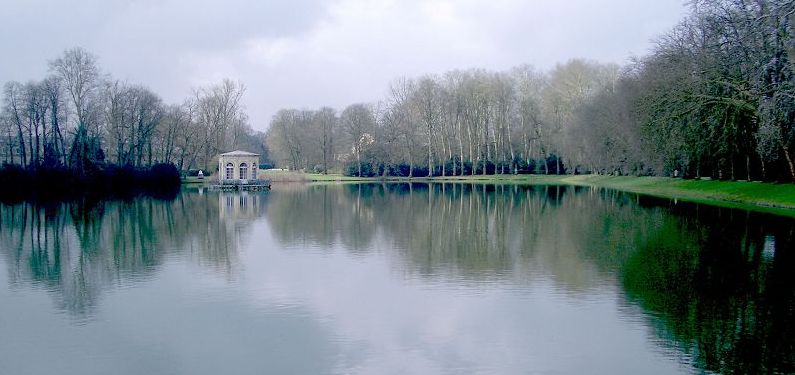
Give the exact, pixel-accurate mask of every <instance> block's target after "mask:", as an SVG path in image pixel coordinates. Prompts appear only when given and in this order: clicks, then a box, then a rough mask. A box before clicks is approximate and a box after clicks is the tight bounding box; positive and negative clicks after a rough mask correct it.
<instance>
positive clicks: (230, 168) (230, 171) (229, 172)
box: [226, 163, 235, 180]
mask: <svg viewBox="0 0 795 375" xmlns="http://www.w3.org/2000/svg"><path fill="white" fill-rule="evenodd" d="M234 175H235V165H234V164H232V163H226V179H227V180H231V179H233V178H234V177H235V176H234Z"/></svg>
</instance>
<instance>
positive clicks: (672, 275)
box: [267, 184, 795, 373]
mask: <svg viewBox="0 0 795 375" xmlns="http://www.w3.org/2000/svg"><path fill="white" fill-rule="evenodd" d="M274 195H275V196H276V197H277V198H276V199H273V200H271V201H270V204H269V208H268V215H267V216H268V222H269V224H270V226H271V229H272V230H273V232H274V236H275V237H276V238H277V240H278V241H280V242H281V243H282V245H283V246H286V247H289V248H294V249H307V248H322V249H330V248H334V246H339V245H341V248H343V249H345V250H346V251H348V252H350V253H352V254H367V253H373V252H377V253H383V254H385V255H386V256H391V257H394V261H395V262H399V263H400V264H402V265H403V266H402V270H403V272H409V273H411V274H412V275H414V277H418V278H423V279H427V280H436V281H442V282H454V283H458V284H462V285H479V286H481V287H482V286H484V285H496V287H497V288H527V287H528V286H529V285H532V284H533V283H540V282H543V280H545V279H551V280H553V281H554V283H555V287H556V288H557V289H558V290H561V291H563V292H564V293H568V294H570V295H572V296H574V297H575V298H580V299H587V298H589V296H590V294H591V293H594V292H598V291H600V290H603V289H604V288H606V287H607V288H609V286H610V285H615V286H616V288H618V290H617V293H619V297H620V298H622V299H623V301H624V302H623V304H624V305H625V308H624V310H625V311H622V313H623V314H625V315H626V317H625V318H626V319H630V320H631V319H636V317H635V316H633V314H634V315H637V314H638V313H640V316H641V317H640V319H643V320H645V321H646V322H647V324H646V325H647V326H648V327H650V329H651V332H650V335H652V337H651V338H652V341H654V342H657V343H659V344H660V345H661V346H662V348H663V349H665V350H674V351H675V352H676V353H679V354H678V356H681V357H682V358H681V359H680V361H683V362H686V363H689V364H691V365H692V366H694V367H695V368H696V369H699V370H702V371H714V372H720V373H759V372H776V373H792V372H795V367H793V362H794V361H795V338H794V337H795V336H793V333H795V332H793V323H791V322H792V321H793V319H792V318H795V317H793V316H792V315H793V311H795V298H793V297H795V288H793V287H794V286H795V276H793V273H792V272H790V270H791V269H793V266H795V264H793V262H795V260H793V254H792V249H793V248H795V246H794V245H795V225H793V221H792V220H791V219H787V218H780V217H775V216H769V215H764V214H758V213H753V212H747V211H740V210H732V209H725V208H716V207H710V206H703V205H692V204H681V203H679V204H674V203H673V202H668V201H665V200H658V199H651V198H642V197H638V196H637V195H633V194H625V193H620V192H615V191H610V190H599V189H584V188H571V187H555V186H537V187H520V186H490V185H468V184H434V185H427V184H372V185H347V186H343V187H337V186H314V187H310V188H306V187H303V188H302V187H293V188H290V189H286V190H283V191H277V192H275V193H274ZM637 307H640V308H641V309H640V310H638V309H637Z"/></svg>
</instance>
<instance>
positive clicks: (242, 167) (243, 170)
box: [240, 163, 248, 180]
mask: <svg viewBox="0 0 795 375" xmlns="http://www.w3.org/2000/svg"><path fill="white" fill-rule="evenodd" d="M246 176H248V165H246V163H240V179H241V180H245V179H246Z"/></svg>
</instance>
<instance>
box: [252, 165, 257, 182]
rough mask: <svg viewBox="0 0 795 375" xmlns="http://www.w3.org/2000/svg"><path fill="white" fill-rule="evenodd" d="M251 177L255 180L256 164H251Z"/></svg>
mask: <svg viewBox="0 0 795 375" xmlns="http://www.w3.org/2000/svg"><path fill="white" fill-rule="evenodd" d="M251 179H252V180H256V179H257V165H256V164H251Z"/></svg>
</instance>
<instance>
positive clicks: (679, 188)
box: [271, 173, 795, 218]
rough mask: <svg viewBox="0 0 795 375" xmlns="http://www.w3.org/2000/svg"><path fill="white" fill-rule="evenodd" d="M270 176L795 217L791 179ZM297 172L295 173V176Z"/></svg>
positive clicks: (567, 176) (595, 176)
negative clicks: (475, 187)
mask: <svg viewBox="0 0 795 375" xmlns="http://www.w3.org/2000/svg"><path fill="white" fill-rule="evenodd" d="M271 177H272V181H274V182H301V178H303V182H308V183H314V184H322V183H374V182H387V183H401V182H402V183H405V182H430V183H467V182H468V183H481V184H518V185H568V186H588V187H595V188H605V189H614V190H619V191H624V192H629V193H635V194H641V195H647V196H652V197H657V198H666V199H676V200H681V201H685V202H693V203H703V204H710V205H715V206H722V207H728V208H739V209H749V210H753V211H760V212H766V213H771V214H776V215H781V216H788V217H794V218H795V184H790V183H768V182H755V181H752V182H747V181H715V180H709V179H701V180H684V179H681V178H670V177H628V176H601V175H487V176H482V175H476V176H455V177H430V178H429V177H419V178H411V179H409V178H407V177H392V178H386V179H383V178H378V177H365V178H360V177H346V176H341V175H322V174H300V175H299V174H298V173H292V174H291V178H289V179H286V180H280V179H279V176H271ZM299 177H300V178H299Z"/></svg>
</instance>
